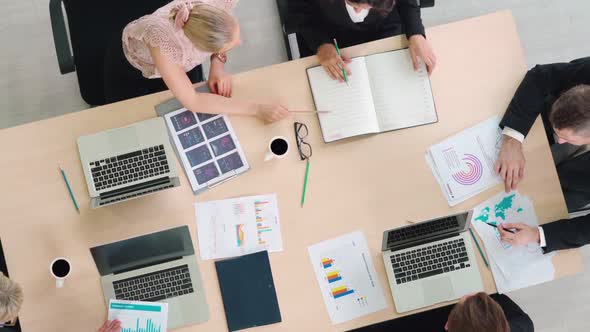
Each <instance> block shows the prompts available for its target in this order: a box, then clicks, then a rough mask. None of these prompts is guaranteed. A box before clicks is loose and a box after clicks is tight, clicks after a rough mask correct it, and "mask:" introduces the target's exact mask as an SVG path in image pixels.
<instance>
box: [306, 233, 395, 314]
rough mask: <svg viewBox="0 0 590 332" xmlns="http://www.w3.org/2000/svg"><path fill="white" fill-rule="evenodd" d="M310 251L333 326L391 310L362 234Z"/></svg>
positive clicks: (353, 234)
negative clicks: (383, 310)
mask: <svg viewBox="0 0 590 332" xmlns="http://www.w3.org/2000/svg"><path fill="white" fill-rule="evenodd" d="M308 251H309V258H310V259H311V264H312V265H313V268H314V270H315V275H316V278H317V280H318V284H319V285H320V289H321V291H322V297H323V298H324V303H325V304H326V308H327V309H328V313H329V315H330V319H331V320H332V323H333V324H338V323H342V322H345V321H348V320H351V319H354V318H358V317H360V316H363V315H368V314H370V313H373V312H376V311H379V310H382V309H385V308H386V307H387V305H386V303H385V298H384V297H383V290H382V289H381V284H379V278H378V276H377V272H376V271H375V266H374V265H373V261H372V260H371V253H370V252H369V248H368V247H367V242H366V241H365V237H364V236H363V234H362V233H361V232H354V233H350V234H347V235H343V236H341V237H338V238H335V239H332V240H328V241H324V242H320V243H318V244H315V245H313V246H311V247H309V248H308Z"/></svg>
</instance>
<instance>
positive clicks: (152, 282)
mask: <svg viewBox="0 0 590 332" xmlns="http://www.w3.org/2000/svg"><path fill="white" fill-rule="evenodd" d="M113 287H114V288H115V297H116V299H117V300H130V301H149V302H155V301H160V300H163V299H168V298H171V297H176V296H180V295H184V294H189V293H193V292H194V290H193V283H192V281H191V277H190V274H189V272H188V265H181V266H177V267H174V268H171V269H166V270H162V271H158V272H153V273H148V274H144V275H141V276H137V277H133V278H129V279H124V280H118V281H115V282H113Z"/></svg>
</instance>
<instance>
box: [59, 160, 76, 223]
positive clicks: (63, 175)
mask: <svg viewBox="0 0 590 332" xmlns="http://www.w3.org/2000/svg"><path fill="white" fill-rule="evenodd" d="M58 167H59V171H60V172H61V176H62V177H63V179H64V182H65V183H66V187H68V192H69V193H70V198H71V199H72V203H74V207H75V208H76V211H77V212H78V213H80V208H78V202H76V197H74V192H73V191H72V187H71V186H70V181H68V177H67V176H66V172H65V171H64V169H63V168H61V166H59V165H58Z"/></svg>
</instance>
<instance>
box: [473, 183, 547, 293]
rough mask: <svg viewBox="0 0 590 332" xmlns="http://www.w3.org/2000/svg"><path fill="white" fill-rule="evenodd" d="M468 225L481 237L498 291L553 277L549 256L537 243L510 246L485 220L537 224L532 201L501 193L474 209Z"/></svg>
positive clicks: (517, 194) (499, 222) (518, 287)
mask: <svg viewBox="0 0 590 332" xmlns="http://www.w3.org/2000/svg"><path fill="white" fill-rule="evenodd" d="M473 212H474V213H473V220H472V221H471V224H472V225H473V227H474V228H475V230H476V231H477V234H478V235H479V237H480V238H481V239H482V241H483V243H484V246H485V248H486V252H487V255H488V258H489V261H490V266H491V269H492V274H493V275H494V280H495V281H496V288H498V293H506V292H510V291H513V290H517V289H520V288H524V287H529V286H533V285H537V284H540V283H543V282H546V281H550V280H553V279H554V275H555V269H554V267H553V263H552V262H551V256H552V255H543V250H542V249H541V247H539V245H538V244H536V243H535V244H529V245H527V246H518V247H515V246H511V245H510V244H507V243H504V242H502V241H501V240H500V233H499V232H498V230H497V229H496V228H495V227H492V226H489V225H487V224H485V223H486V222H487V223H490V224H494V225H498V224H502V223H516V222H522V223H525V224H527V225H529V226H533V227H537V226H539V224H538V221H537V215H536V214H535V208H534V206H533V203H532V202H531V200H530V199H529V198H528V197H525V196H521V195H520V194H519V193H518V192H516V191H513V192H511V193H509V194H506V193H505V192H501V193H499V194H497V195H495V196H494V197H492V198H490V199H488V200H487V201H485V202H483V203H481V204H479V205H478V206H476V207H475V208H474V211H473Z"/></svg>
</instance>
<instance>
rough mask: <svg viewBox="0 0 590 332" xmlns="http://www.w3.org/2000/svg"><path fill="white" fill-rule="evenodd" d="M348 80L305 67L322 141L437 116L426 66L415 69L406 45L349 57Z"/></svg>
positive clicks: (419, 122)
mask: <svg viewBox="0 0 590 332" xmlns="http://www.w3.org/2000/svg"><path fill="white" fill-rule="evenodd" d="M349 67H350V70H351V71H352V75H349V76H348V81H349V85H347V84H346V83H342V82H339V81H336V80H333V79H332V78H330V76H328V74H326V72H325V71H324V69H323V68H322V67H321V66H320V67H313V68H308V69H307V75H308V77H309V82H310V85H311V91H312V93H313V98H314V101H315V104H316V108H317V109H318V110H322V111H330V112H329V113H320V114H318V116H319V120H320V125H321V127H322V132H323V136H324V141H325V142H332V141H336V140H339V139H344V138H348V137H353V136H358V135H365V134H375V133H381V132H386V131H391V130H397V129H403V128H409V127H415V126H420V125H425V124H430V123H434V122H437V121H438V118H437V115H436V110H435V107H434V99H433V96H432V89H431V86H430V79H429V78H428V72H427V71H426V66H425V65H424V64H422V65H421V67H420V69H419V70H418V71H414V68H413V66H412V60H411V58H410V53H409V51H408V50H407V49H403V50H398V51H392V52H386V53H380V54H375V55H370V56H366V57H358V58H354V59H352V62H351V63H350V64H349Z"/></svg>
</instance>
